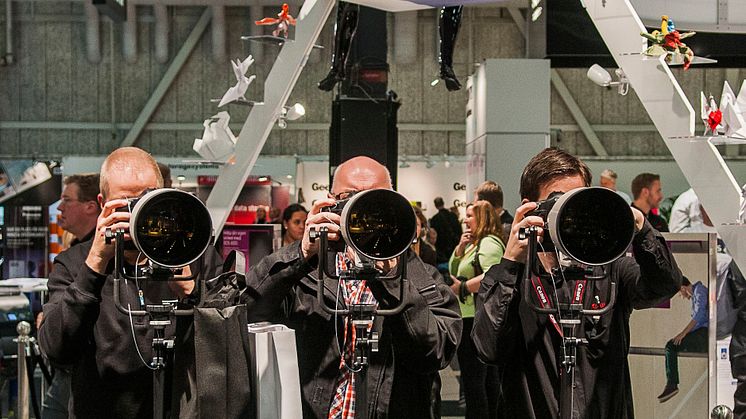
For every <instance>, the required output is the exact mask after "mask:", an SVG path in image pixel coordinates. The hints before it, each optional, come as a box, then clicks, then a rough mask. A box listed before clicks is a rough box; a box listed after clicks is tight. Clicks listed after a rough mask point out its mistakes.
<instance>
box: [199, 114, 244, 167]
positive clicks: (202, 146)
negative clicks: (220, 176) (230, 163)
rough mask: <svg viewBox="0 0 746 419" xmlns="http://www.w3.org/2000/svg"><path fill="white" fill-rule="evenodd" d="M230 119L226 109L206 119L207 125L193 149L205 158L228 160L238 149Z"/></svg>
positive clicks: (205, 124) (205, 123)
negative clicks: (229, 124)
mask: <svg viewBox="0 0 746 419" xmlns="http://www.w3.org/2000/svg"><path fill="white" fill-rule="evenodd" d="M230 121H231V117H230V115H228V112H225V111H222V112H218V113H217V114H216V115H213V116H212V117H210V118H208V119H205V122H204V123H202V125H203V126H204V127H205V131H204V132H203V133H202V138H197V139H195V140H194V145H193V146H192V149H194V151H196V152H197V154H199V155H200V156H202V158H203V159H205V160H209V161H223V162H224V161H226V160H228V159H229V158H230V157H231V155H232V154H233V153H234V151H235V149H236V136H235V135H233V131H231V129H230V127H229V126H228V123H229V122H230Z"/></svg>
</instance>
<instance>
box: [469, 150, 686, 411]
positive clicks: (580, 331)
mask: <svg viewBox="0 0 746 419" xmlns="http://www.w3.org/2000/svg"><path fill="white" fill-rule="evenodd" d="M590 184H591V173H590V170H589V169H588V167H587V166H586V165H585V163H583V162H582V161H580V160H579V159H578V158H576V157H574V156H572V155H570V154H568V153H566V152H564V151H562V150H558V149H556V148H548V149H545V150H544V151H542V152H540V153H539V154H538V155H536V156H535V157H534V158H532V159H531V160H530V161H529V163H528V165H527V166H526V168H525V169H524V171H523V174H522V176H521V187H520V192H521V197H522V198H523V205H521V206H520V207H518V209H517V210H516V214H515V221H514V222H513V226H512V230H511V235H510V239H509V241H508V244H507V246H506V249H505V254H504V256H503V259H502V261H501V262H500V263H499V264H498V265H495V266H493V267H492V268H491V269H490V270H489V271H487V272H486V274H485V278H484V280H483V281H482V285H481V288H480V290H479V301H478V311H477V314H476V317H475V321H474V329H473V331H472V337H473V339H474V343H475V345H476V347H477V351H478V353H479V355H480V357H481V358H482V360H483V361H485V362H490V363H493V364H497V365H498V367H499V368H500V370H501V377H502V380H503V385H502V391H503V393H502V395H501V399H500V402H499V403H498V406H499V408H500V410H501V414H502V416H503V417H520V418H541V419H544V418H558V417H560V411H561V410H563V411H565V412H567V411H569V410H570V409H568V407H571V408H572V413H571V415H572V417H573V418H627V417H633V416H634V410H633V401H632V390H631V383H630V376H629V366H628V364H627V353H628V351H629V334H630V330H629V317H630V314H631V312H632V310H633V309H641V308H648V307H653V306H655V305H656V304H658V303H659V302H661V301H662V300H665V299H668V298H670V297H672V296H673V295H674V294H675V293H676V292H677V291H678V290H679V287H680V286H681V272H680V271H679V269H678V267H677V266H676V263H675V262H674V260H673V256H672V255H671V252H670V250H669V249H668V247H667V246H666V243H665V241H664V240H663V238H662V236H661V235H660V234H659V233H658V232H657V231H656V230H654V229H653V228H652V226H651V225H650V223H649V222H648V221H646V220H645V218H644V216H643V215H642V213H641V212H640V211H638V210H636V209H634V208H632V212H633V214H634V229H635V233H634V238H633V241H632V252H633V254H634V258H631V257H621V258H619V259H617V260H616V261H614V262H612V263H611V264H610V265H607V266H606V269H605V271H606V275H607V278H608V280H607V279H603V280H596V281H591V280H588V281H587V282H585V280H586V279H587V278H586V277H584V276H583V275H582V274H581V275H574V276H567V277H566V276H565V275H564V274H561V273H560V271H558V270H554V272H553V271H552V268H556V267H558V266H559V264H558V261H557V260H558V259H557V257H556V255H555V254H554V253H548V252H547V253H544V252H542V250H541V247H540V248H539V251H538V259H539V260H540V262H541V265H542V268H543V272H545V273H547V272H550V273H551V272H553V276H550V275H549V274H546V275H540V276H539V277H538V278H537V279H538V283H539V284H543V286H542V287H536V286H534V287H533V289H534V291H535V294H536V295H530V296H523V295H522V294H523V285H522V281H524V269H525V262H526V261H527V257H528V248H527V246H528V240H527V239H525V238H523V236H522V235H519V232H520V231H521V229H526V228H529V227H531V226H535V227H538V228H539V229H538V234H539V235H546V231H544V226H545V220H544V219H542V218H541V217H537V216H534V215H530V214H529V212H531V211H532V210H534V209H536V208H537V201H543V200H545V199H547V198H548V197H549V195H550V194H551V193H553V192H561V193H564V192H568V191H571V190H573V189H576V188H582V187H586V186H590ZM524 231H525V230H524ZM565 271H568V272H569V270H568V269H565V270H563V271H562V272H565ZM581 272H582V271H581ZM568 275H569V274H568ZM531 280H532V283H534V285H535V282H534V278H533V277H532V279H531ZM541 281H543V282H541ZM610 281H614V282H616V283H617V284H618V291H617V298H616V304H615V305H614V306H613V308H612V309H611V310H610V311H609V312H607V313H606V314H604V315H602V316H595V317H581V318H580V321H579V323H578V324H577V326H576V327H575V336H576V337H577V338H580V339H583V342H582V343H579V345H578V346H577V356H576V358H575V360H574V361H575V362H574V370H572V371H570V370H568V369H567V365H566V364H564V365H563V361H564V360H565V355H569V354H571V347H568V344H567V342H565V341H564V339H563V338H564V337H565V335H564V334H563V333H562V330H565V329H563V328H562V327H561V325H560V323H561V322H562V319H561V318H559V317H561V316H554V315H553V316H549V315H546V314H538V313H537V312H535V311H534V310H533V309H532V308H530V306H529V304H528V303H527V302H526V301H525V300H524V298H525V297H530V298H531V299H534V301H537V300H540V301H543V299H542V298H541V296H542V295H543V296H544V298H545V299H548V300H549V304H551V307H556V305H557V301H559V303H568V302H574V301H576V300H575V299H574V298H576V299H577V302H583V301H588V300H590V301H593V304H590V305H591V307H586V308H594V309H599V308H603V307H605V306H606V304H607V303H608V302H609V301H606V300H607V296H608V291H609V287H610V285H609V282H610ZM578 284H583V286H582V287H578ZM579 288H580V289H585V291H583V292H579ZM555 290H556V294H555V293H554V291H555ZM588 293H591V294H588ZM577 294H580V295H581V297H580V298H577ZM583 296H585V297H588V298H585V299H584V298H583ZM480 303H481V304H480ZM480 305H481V307H479V306H480ZM542 305H543V304H542ZM568 373H569V374H570V375H569V377H568V376H565V378H566V381H567V382H565V383H563V382H562V377H563V375H564V374H568ZM570 382H571V383H572V385H569V384H570ZM567 394H570V397H566V395H567ZM563 396H564V397H565V398H564V399H562V398H563ZM561 399H562V401H560V400H561ZM568 405H569V406H568ZM563 417H564V416H563Z"/></svg>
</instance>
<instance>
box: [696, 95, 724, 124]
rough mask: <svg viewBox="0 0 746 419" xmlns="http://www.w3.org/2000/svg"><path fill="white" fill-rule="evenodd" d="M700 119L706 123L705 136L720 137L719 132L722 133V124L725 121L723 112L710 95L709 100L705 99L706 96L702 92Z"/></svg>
mask: <svg viewBox="0 0 746 419" xmlns="http://www.w3.org/2000/svg"><path fill="white" fill-rule="evenodd" d="M699 94H700V98H699V100H700V112H699V114H700V118H702V121H704V123H705V134H704V135H708V134H709V135H718V132H719V131H722V128H723V127H722V125H720V122H721V121H722V120H723V112H722V111H721V110H720V109H718V105H717V104H716V103H715V98H713V97H712V95H710V97H709V98H706V97H705V94H704V93H702V92H700V93H699Z"/></svg>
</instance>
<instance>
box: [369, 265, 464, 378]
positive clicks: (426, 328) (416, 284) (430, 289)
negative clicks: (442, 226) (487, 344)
mask: <svg viewBox="0 0 746 419" xmlns="http://www.w3.org/2000/svg"><path fill="white" fill-rule="evenodd" d="M428 268H429V266H426V265H425V264H424V263H423V262H422V261H421V260H420V259H419V258H418V257H416V256H414V257H412V258H411V259H410V261H409V263H408V265H407V281H406V282H405V284H404V286H405V287H407V288H406V294H405V297H404V306H403V310H402V311H401V312H400V313H399V314H397V315H394V316H390V317H386V318H385V319H384V326H383V327H384V332H385V331H389V330H390V331H391V333H392V340H393V342H394V351H395V354H396V355H395V356H396V358H397V359H405V360H406V362H404V363H403V364H402V365H403V366H404V368H407V369H408V370H410V371H411V372H412V373H416V374H430V373H433V372H437V371H438V370H441V369H443V368H445V367H446V366H448V364H449V363H450V362H451V359H452V358H453V356H454V355H455V353H456V348H457V347H458V344H459V342H460V341H461V332H462V328H463V321H462V320H461V310H460V309H459V305H458V301H457V300H456V296H455V295H454V294H453V292H452V291H451V289H450V288H449V287H448V286H446V285H445V284H444V283H443V281H442V279H440V278H439V277H438V275H439V273H438V271H437V270H435V269H434V268H433V269H428ZM368 286H369V287H370V290H371V291H372V292H373V295H374V296H375V297H376V300H377V301H378V303H379V308H382V309H385V308H391V307H393V306H395V305H396V304H397V303H398V296H399V291H398V290H399V282H398V281H395V280H380V281H370V282H368ZM394 296H396V297H394Z"/></svg>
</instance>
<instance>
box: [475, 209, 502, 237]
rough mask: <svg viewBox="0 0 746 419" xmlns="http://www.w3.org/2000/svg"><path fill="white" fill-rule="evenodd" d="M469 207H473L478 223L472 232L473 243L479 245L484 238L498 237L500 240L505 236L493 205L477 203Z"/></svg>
mask: <svg viewBox="0 0 746 419" xmlns="http://www.w3.org/2000/svg"><path fill="white" fill-rule="evenodd" d="M469 206H470V207H471V209H472V213H473V214H474V219H475V220H476V222H477V225H476V227H475V228H474V231H472V232H471V237H472V241H473V242H474V243H479V241H481V240H482V239H483V238H485V237H487V236H490V235H492V236H497V237H498V238H501V237H502V236H503V226H502V223H500V219H499V218H498V217H497V212H496V211H495V207H493V206H492V204H490V203H489V202H487V201H476V202H474V203H473V204H470V205H469ZM467 209H468V208H467ZM500 240H502V239H500Z"/></svg>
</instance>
